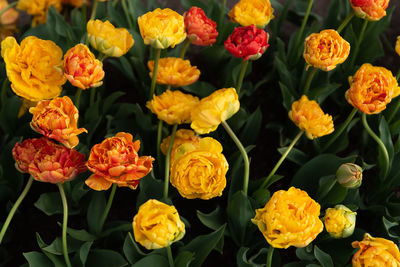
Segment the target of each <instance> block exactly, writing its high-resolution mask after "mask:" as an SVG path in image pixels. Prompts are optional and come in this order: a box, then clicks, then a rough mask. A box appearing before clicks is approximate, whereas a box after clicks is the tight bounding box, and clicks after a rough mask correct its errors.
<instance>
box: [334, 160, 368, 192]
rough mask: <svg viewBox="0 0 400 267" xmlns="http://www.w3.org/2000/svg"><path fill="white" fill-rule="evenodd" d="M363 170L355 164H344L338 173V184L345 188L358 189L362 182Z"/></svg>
mask: <svg viewBox="0 0 400 267" xmlns="http://www.w3.org/2000/svg"><path fill="white" fill-rule="evenodd" d="M362 171H363V170H362V168H361V167H360V166H358V165H356V164H353V163H345V164H342V165H341V166H340V167H339V169H338V170H337V172H336V179H337V181H338V183H339V184H340V185H341V186H343V187H345V188H358V187H360V185H361V182H362Z"/></svg>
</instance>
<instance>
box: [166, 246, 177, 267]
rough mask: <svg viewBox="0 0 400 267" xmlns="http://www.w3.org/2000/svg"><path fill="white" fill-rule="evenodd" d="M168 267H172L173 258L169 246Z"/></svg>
mask: <svg viewBox="0 0 400 267" xmlns="http://www.w3.org/2000/svg"><path fill="white" fill-rule="evenodd" d="M167 254H168V262H169V267H174V266H175V265H174V257H173V256H172V251H171V246H168V247H167Z"/></svg>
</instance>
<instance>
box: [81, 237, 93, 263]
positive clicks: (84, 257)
mask: <svg viewBox="0 0 400 267" xmlns="http://www.w3.org/2000/svg"><path fill="white" fill-rule="evenodd" d="M92 244H93V242H85V243H83V245H82V246H81V248H80V249H79V259H80V260H81V262H82V264H83V265H85V264H86V261H87V257H88V255H89V252H90V247H91V246H92Z"/></svg>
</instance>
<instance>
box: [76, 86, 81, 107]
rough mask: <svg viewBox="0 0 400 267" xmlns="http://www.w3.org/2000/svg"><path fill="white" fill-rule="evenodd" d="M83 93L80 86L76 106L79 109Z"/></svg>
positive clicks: (77, 91)
mask: <svg viewBox="0 0 400 267" xmlns="http://www.w3.org/2000/svg"><path fill="white" fill-rule="evenodd" d="M81 94H82V89H81V88H78V90H76V94H75V106H76V108H77V109H79V102H80V100H81Z"/></svg>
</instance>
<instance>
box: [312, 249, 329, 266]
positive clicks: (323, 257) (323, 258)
mask: <svg viewBox="0 0 400 267" xmlns="http://www.w3.org/2000/svg"><path fill="white" fill-rule="evenodd" d="M314 256H315V258H316V259H317V260H318V261H319V263H321V265H322V267H334V266H333V261H332V258H331V256H330V255H329V254H327V253H325V252H323V251H322V250H320V249H319V248H318V247H317V246H314Z"/></svg>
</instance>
